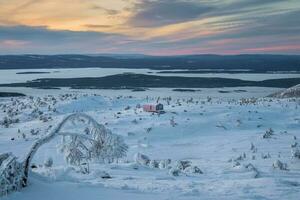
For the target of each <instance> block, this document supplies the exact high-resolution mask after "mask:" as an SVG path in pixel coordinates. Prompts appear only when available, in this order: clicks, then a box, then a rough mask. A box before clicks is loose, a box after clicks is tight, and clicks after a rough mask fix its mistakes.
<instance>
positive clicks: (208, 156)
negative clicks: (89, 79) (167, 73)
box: [0, 89, 300, 200]
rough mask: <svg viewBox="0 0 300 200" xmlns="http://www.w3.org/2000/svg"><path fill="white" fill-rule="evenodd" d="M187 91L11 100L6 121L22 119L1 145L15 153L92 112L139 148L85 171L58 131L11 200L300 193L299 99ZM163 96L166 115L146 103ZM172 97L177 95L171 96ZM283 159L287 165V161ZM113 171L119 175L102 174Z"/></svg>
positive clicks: (1, 107) (2, 112)
mask: <svg viewBox="0 0 300 200" xmlns="http://www.w3.org/2000/svg"><path fill="white" fill-rule="evenodd" d="M222 90H223V89H222ZM270 93H271V92H270ZM162 94H164V95H162ZM176 94H178V93H176ZM180 94H181V95H172V94H170V93H162V92H157V93H150V95H149V96H151V97H146V95H141V94H139V95H137V96H134V95H133V96H131V93H130V94H129V95H125V94H124V95H122V96H118V95H111V96H101V95H93V94H92V93H89V94H84V93H71V94H70V95H62V94H54V95H49V96H47V95H35V96H34V97H20V98H12V99H11V98H6V99H1V100H0V121H1V122H3V120H4V119H5V117H6V116H8V118H9V119H13V120H12V121H11V122H12V123H8V125H7V126H6V127H5V125H6V124H7V123H6V124H3V125H1V126H0V152H2V153H3V152H13V154H14V155H17V156H18V157H19V159H20V160H22V159H24V156H25V155H26V153H27V152H28V151H29V149H30V147H31V145H32V144H33V143H34V141H36V140H37V139H38V138H41V137H43V136H44V135H46V134H48V133H49V132H50V131H51V130H52V128H53V127H55V126H56V125H57V124H58V123H59V122H60V121H61V120H62V119H63V118H64V117H66V116H67V115H69V114H71V113H74V112H84V113H86V114H88V115H90V116H92V117H93V118H94V119H96V120H97V121H98V122H99V123H101V124H104V125H105V126H106V127H107V128H109V129H110V130H111V131H112V132H113V133H114V134H118V135H121V136H123V138H124V140H125V142H126V144H127V145H128V146H129V149H128V153H127V156H126V157H125V158H123V159H120V160H119V161H118V162H115V163H112V164H102V163H90V166H89V167H90V173H88V174H83V173H80V172H78V169H76V168H74V167H72V166H69V165H67V164H66V162H65V161H64V159H63V155H62V154H61V153H60V152H59V151H58V147H59V145H60V144H61V138H59V137H57V138H56V139H55V140H53V141H51V142H50V143H48V144H46V145H44V146H42V147H41V149H40V150H39V151H38V153H37V154H36V155H35V157H34V159H33V163H34V164H35V165H36V166H37V168H34V169H32V172H31V174H30V176H29V182H30V184H29V186H28V187H27V188H25V189H23V190H21V191H20V192H16V193H13V194H11V195H9V196H7V197H3V199H9V200H12V199H32V200H35V199H83V198H87V199H278V200H279V199H280V200H281V199H289V200H298V199H299V196H300V159H299V158H296V157H292V153H291V151H292V150H293V151H294V150H295V149H296V148H297V143H300V112H299V111H300V110H299V109H300V100H299V99H282V100H278V99H272V98H258V99H256V98H253V99H248V100H245V99H239V98H240V96H239V98H234V99H231V98H230V96H226V98H223V97H217V96H215V97H213V98H207V97H206V96H205V95H204V93H202V95H198V93H180ZM187 94H189V95H187ZM244 94H245V93H244ZM266 95H267V94H266ZM158 96H161V97H160V98H159V102H160V103H163V104H164V106H165V111H166V113H165V114H160V115H157V114H151V113H146V112H144V111H143V110H142V109H141V108H138V106H137V105H143V104H145V103H153V104H154V103H155V102H156V101H157V100H158V98H157V97H158ZM168 96H171V99H169V98H164V97H168ZM16 119H18V120H16ZM15 122H16V123H15ZM270 128H271V129H272V130H271V131H270ZM291 146H293V148H292V147H291ZM298 148H299V147H298ZM137 153H141V154H144V155H147V156H148V157H149V158H150V159H151V160H153V162H154V160H155V161H161V160H166V159H170V160H171V163H170V166H171V167H174V166H175V165H177V164H178V162H179V161H189V162H190V163H191V165H192V166H197V167H198V168H199V169H201V171H202V172H203V173H202V174H201V173H192V172H190V171H187V170H186V171H179V174H178V176H174V173H171V170H170V169H168V168H163V167H158V168H157V167H153V166H151V165H150V166H143V165H140V164H138V163H136V161H135V159H134V156H135V154H137ZM49 157H51V158H52V159H53V161H54V162H53V163H54V164H53V166H52V167H50V168H49V167H48V168H47V167H44V165H43V164H44V162H45V160H47V159H48V158H49ZM276 161H280V162H282V163H284V164H287V169H286V170H280V169H278V162H276ZM273 165H274V166H273ZM172 169H173V168H172ZM103 171H105V172H106V173H108V174H109V175H110V176H111V177H112V178H110V179H103V178H101V177H102V174H103ZM175 175H177V174H175Z"/></svg>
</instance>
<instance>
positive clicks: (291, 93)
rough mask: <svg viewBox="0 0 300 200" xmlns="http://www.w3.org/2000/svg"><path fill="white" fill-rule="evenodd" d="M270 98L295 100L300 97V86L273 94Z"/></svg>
mask: <svg viewBox="0 0 300 200" xmlns="http://www.w3.org/2000/svg"><path fill="white" fill-rule="evenodd" d="M269 97H276V98H295V97H300V84H298V85H295V86H293V87H291V88H288V89H285V90H282V91H279V92H276V93H274V94H271V95H270V96H269Z"/></svg>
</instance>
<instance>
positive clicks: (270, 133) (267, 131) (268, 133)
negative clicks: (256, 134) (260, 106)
mask: <svg viewBox="0 0 300 200" xmlns="http://www.w3.org/2000/svg"><path fill="white" fill-rule="evenodd" d="M273 135H274V130H273V129H271V128H270V129H268V130H266V132H265V133H264V134H263V138H264V139H268V138H271V137H272V136H273Z"/></svg>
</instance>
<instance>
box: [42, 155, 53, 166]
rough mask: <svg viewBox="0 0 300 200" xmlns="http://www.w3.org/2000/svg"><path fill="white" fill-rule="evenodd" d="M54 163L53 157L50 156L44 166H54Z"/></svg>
mask: <svg viewBox="0 0 300 200" xmlns="http://www.w3.org/2000/svg"><path fill="white" fill-rule="evenodd" d="M52 165H53V159H52V158H51V157H49V158H48V159H47V160H45V163H44V166H45V167H52Z"/></svg>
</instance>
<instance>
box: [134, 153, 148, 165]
mask: <svg viewBox="0 0 300 200" xmlns="http://www.w3.org/2000/svg"><path fill="white" fill-rule="evenodd" d="M134 160H135V162H136V163H138V164H140V165H143V166H146V165H148V164H149V163H150V158H149V157H148V156H146V155H144V154H141V153H137V154H135V155H134Z"/></svg>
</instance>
